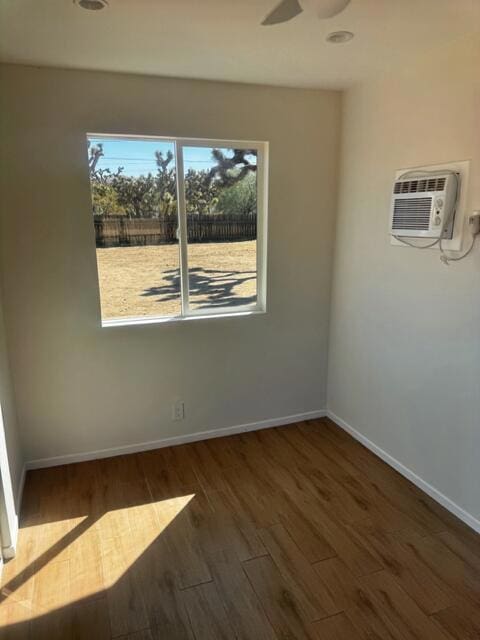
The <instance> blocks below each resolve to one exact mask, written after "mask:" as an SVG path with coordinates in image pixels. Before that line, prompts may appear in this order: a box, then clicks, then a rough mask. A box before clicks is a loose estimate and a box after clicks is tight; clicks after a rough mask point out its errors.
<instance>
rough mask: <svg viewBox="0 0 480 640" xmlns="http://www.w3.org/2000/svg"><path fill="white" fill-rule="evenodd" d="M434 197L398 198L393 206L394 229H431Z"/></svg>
mask: <svg viewBox="0 0 480 640" xmlns="http://www.w3.org/2000/svg"><path fill="white" fill-rule="evenodd" d="M431 209H432V198H408V199H401V198H397V199H396V200H395V203H394V207H393V220H392V229H393V230H400V229H412V230H413V229H415V230H425V231H427V230H428V229H429V225H430V212H431Z"/></svg>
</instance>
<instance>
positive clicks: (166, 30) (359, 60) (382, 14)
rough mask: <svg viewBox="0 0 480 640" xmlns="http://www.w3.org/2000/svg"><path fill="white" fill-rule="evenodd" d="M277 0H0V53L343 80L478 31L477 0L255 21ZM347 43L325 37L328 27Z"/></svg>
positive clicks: (181, 73)
mask: <svg viewBox="0 0 480 640" xmlns="http://www.w3.org/2000/svg"><path fill="white" fill-rule="evenodd" d="M276 2H277V0H110V7H109V8H108V9H106V10H103V11H101V12H93V11H85V10H82V9H80V8H79V7H77V6H76V5H74V4H73V2H72V0H0V60H3V61H8V62H15V63H24V64H35V65H49V66H56V67H74V68H81V69H100V70H107V71H120V72H133V73H144V74H154V75H163V76H177V77H187V78H204V79H212V80H227V81H236V82H254V83H262V84H273V85H283V86H295V87H314V88H317V87H332V88H343V87H346V86H349V85H351V84H353V83H356V82H360V81H362V80H365V79H368V78H371V77H372V76H375V75H378V74H381V73H385V72H388V71H389V70H391V69H394V68H397V67H398V66H399V65H408V64H411V63H412V61H413V60H415V59H416V58H417V57H418V56H419V55H422V54H423V53H425V52H427V51H430V50H432V49H434V48H435V47H439V46H443V45H445V43H446V42H449V41H452V40H456V39H458V38H461V37H464V36H467V35H469V34H472V33H474V32H475V31H478V30H480V0H352V1H351V4H350V6H349V7H348V8H347V9H346V10H345V11H344V12H343V13H342V14H341V15H339V16H337V17H335V18H332V19H330V20H322V21H320V20H318V19H317V18H316V17H315V15H314V13H313V12H309V11H305V12H304V13H303V14H302V15H300V16H299V17H297V18H295V19H294V20H293V21H291V22H289V23H286V24H282V25H278V26H274V27H262V26H260V21H261V20H262V19H263V18H264V16H265V14H266V13H267V12H268V11H269V10H270V9H271V8H273V6H274V5H275V3H276ZM340 29H346V30H349V31H353V32H354V33H355V38H354V40H352V41H351V42H349V43H347V44H343V45H332V44H328V43H326V42H325V36H326V35H327V34H328V33H329V32H331V31H336V30H340Z"/></svg>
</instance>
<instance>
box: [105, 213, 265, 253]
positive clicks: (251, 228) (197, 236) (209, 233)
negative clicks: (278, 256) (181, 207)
mask: <svg viewBox="0 0 480 640" xmlns="http://www.w3.org/2000/svg"><path fill="white" fill-rule="evenodd" d="M94 224H95V239H96V243H97V247H125V246H127V247H128V246H132V247H133V246H141V245H156V244H170V243H173V242H176V240H177V236H176V232H177V220H176V218H174V217H171V218H164V219H161V218H125V217H120V216H119V217H113V216H110V217H107V216H105V217H103V216H102V217H100V216H98V217H96V218H94ZM187 232H188V241H189V242H234V241H238V240H255V238H256V237H257V218H256V216H251V215H248V216H236V217H234V218H233V217H231V216H222V215H209V216H205V215H202V216H199V215H198V214H188V215H187Z"/></svg>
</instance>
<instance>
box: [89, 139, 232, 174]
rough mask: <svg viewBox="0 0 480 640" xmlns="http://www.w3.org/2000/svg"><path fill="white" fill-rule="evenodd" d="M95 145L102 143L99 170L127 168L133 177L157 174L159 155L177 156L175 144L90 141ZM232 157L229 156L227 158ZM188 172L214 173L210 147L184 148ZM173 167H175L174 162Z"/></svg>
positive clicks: (108, 140) (111, 140) (107, 140)
mask: <svg viewBox="0 0 480 640" xmlns="http://www.w3.org/2000/svg"><path fill="white" fill-rule="evenodd" d="M89 140H90V143H91V144H92V145H97V144H98V143H102V145H103V152H104V154H105V155H104V156H103V157H102V158H100V160H99V162H98V164H97V168H98V169H106V168H109V169H110V170H111V171H116V170H117V169H118V167H124V170H123V174H124V175H130V176H140V175H142V174H143V175H146V174H147V173H156V171H157V165H156V163H155V151H162V152H163V157H165V156H166V153H167V152H168V151H171V152H172V153H174V143H173V142H169V141H166V140H142V139H139V140H132V139H130V140H127V139H124V138H100V137H99V138H93V137H90V138H89ZM227 155H228V154H227ZM183 156H184V164H185V172H186V171H188V170H189V169H197V170H200V169H210V168H211V167H212V166H213V165H214V164H215V162H214V160H213V158H212V149H211V148H210V147H184V150H183ZM170 166H172V167H173V166H174V160H172V163H171V165H170Z"/></svg>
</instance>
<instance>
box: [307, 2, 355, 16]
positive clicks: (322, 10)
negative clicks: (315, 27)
mask: <svg viewBox="0 0 480 640" xmlns="http://www.w3.org/2000/svg"><path fill="white" fill-rule="evenodd" d="M315 4H316V12H317V16H318V17H319V18H320V19H321V20H323V19H326V18H333V16H336V15H338V14H339V13H341V12H342V11H343V10H344V9H346V8H347V7H348V5H349V4H350V0H318V1H317V2H316V3H315Z"/></svg>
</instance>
